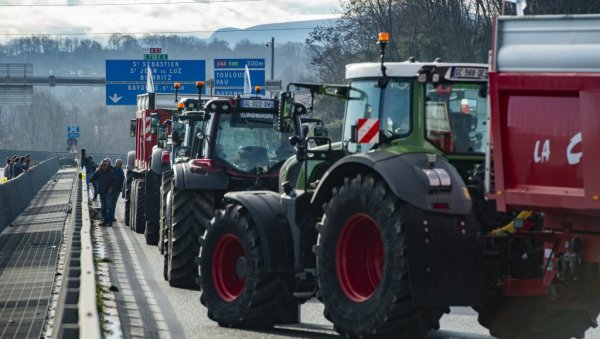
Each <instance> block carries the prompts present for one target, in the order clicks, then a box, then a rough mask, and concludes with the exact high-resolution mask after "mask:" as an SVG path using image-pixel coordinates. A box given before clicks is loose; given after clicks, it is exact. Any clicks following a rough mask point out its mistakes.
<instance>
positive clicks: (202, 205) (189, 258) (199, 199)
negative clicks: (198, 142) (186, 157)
mask: <svg viewBox="0 0 600 339" xmlns="http://www.w3.org/2000/svg"><path fill="white" fill-rule="evenodd" d="M171 194H172V199H173V205H172V211H171V217H172V219H171V220H172V223H171V229H170V230H169V232H170V233H171V234H170V237H171V239H170V242H169V244H168V246H169V248H168V253H167V260H168V262H167V265H168V267H167V275H168V277H169V284H170V285H171V286H174V287H185V288H198V283H197V282H196V278H197V277H198V265H197V264H196V258H197V257H198V254H199V253H200V238H201V237H202V236H204V232H205V231H206V225H207V224H208V222H209V220H210V219H212V217H213V214H214V206H215V194H214V192H210V191H208V192H207V191H199V190H184V189H178V188H175V187H174V186H173V185H171Z"/></svg>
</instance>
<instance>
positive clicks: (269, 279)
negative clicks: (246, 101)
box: [198, 37, 488, 338]
mask: <svg viewBox="0 0 600 339" xmlns="http://www.w3.org/2000/svg"><path fill="white" fill-rule="evenodd" d="M378 44H379V45H380V47H381V52H382V58H381V63H360V64H351V65H348V66H347V67H346V78H347V80H348V81H349V84H348V85H311V84H292V87H293V85H295V86H296V87H298V88H307V89H309V90H310V91H311V93H312V94H313V95H314V94H323V95H333V96H336V97H341V98H342V99H344V100H345V101H346V102H345V104H346V106H345V117H344V127H343V131H342V140H341V141H340V142H335V143H331V142H330V141H328V142H326V143H325V144H324V145H322V146H319V147H316V148H308V147H306V145H307V144H309V143H310V142H312V141H315V140H318V139H321V138H315V137H304V138H302V139H300V140H299V139H292V140H291V141H292V143H293V144H294V145H295V147H296V155H295V157H292V158H290V159H288V161H286V163H285V164H284V165H283V167H282V169H281V173H280V178H279V181H280V192H279V193H275V192H268V191H245V192H234V193H228V194H226V195H225V196H224V199H225V204H224V205H223V206H225V208H224V209H221V210H218V211H216V212H215V217H214V219H213V220H212V221H211V223H210V224H209V226H208V230H207V233H206V235H205V238H204V240H203V243H202V248H201V255H200V257H199V260H198V262H199V266H200V267H199V274H200V284H201V289H202V296H201V302H202V304H204V305H205V306H206V307H207V309H208V316H209V318H211V319H212V320H214V321H216V322H218V323H219V325H221V326H231V327H240V328H269V327H272V326H274V325H275V324H280V323H285V322H290V321H294V320H296V321H297V320H298V318H297V316H298V305H299V304H301V303H303V302H305V301H307V300H309V299H311V298H313V297H317V298H319V300H321V302H323V304H324V305H325V310H324V314H325V317H326V318H327V319H329V320H330V321H332V322H333V324H334V328H335V330H336V331H338V332H339V333H341V334H343V335H345V336H348V337H370V336H376V337H378V336H383V337H390V336H391V337H395V338H399V337H400V338H402V337H418V336H422V335H424V333H425V332H426V331H429V330H431V329H437V328H439V319H440V318H441V316H442V315H443V314H444V313H446V312H448V311H449V306H458V305H465V306H466V305H473V304H476V303H477V302H478V300H479V298H480V296H479V285H480V276H479V267H480V265H481V263H480V262H481V259H480V257H481V255H480V248H479V232H480V231H479V226H478V225H479V223H478V222H477V220H476V217H475V215H474V214H473V213H472V210H473V209H472V207H473V205H474V204H473V202H472V200H471V192H472V190H471V188H472V189H473V190H483V187H482V185H472V186H473V187H471V182H472V181H473V180H472V179H471V178H472V177H473V176H474V173H475V172H476V169H477V168H480V167H481V166H483V164H484V162H485V153H484V151H485V143H486V140H487V138H488V128H487V126H486V117H487V100H486V93H487V87H486V86H487V71H488V68H487V66H486V65H483V64H464V63H461V64H458V63H442V62H437V61H436V62H430V63H421V62H416V61H415V60H413V59H409V60H408V61H406V62H396V63H385V62H384V58H383V56H384V51H385V46H386V44H387V41H386V40H385V39H382V38H381V37H380V41H379V43H378ZM289 88H290V86H288V92H284V93H282V94H281V102H282V105H281V107H280V110H279V114H278V119H277V121H276V122H275V127H276V128H277V129H282V128H284V127H285V125H286V123H289V119H290V118H291V115H290V111H291V107H292V106H291V104H292V103H293V98H294V95H293V93H291V92H289ZM320 141H321V142H323V140H320ZM466 183H469V186H467V184H466Z"/></svg>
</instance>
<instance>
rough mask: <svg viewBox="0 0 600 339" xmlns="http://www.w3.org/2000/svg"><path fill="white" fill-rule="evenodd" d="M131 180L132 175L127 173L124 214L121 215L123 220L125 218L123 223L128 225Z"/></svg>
mask: <svg viewBox="0 0 600 339" xmlns="http://www.w3.org/2000/svg"><path fill="white" fill-rule="evenodd" d="M132 181H133V176H132V175H129V174H127V181H126V185H125V214H124V215H123V220H125V225H126V226H129V218H130V216H129V215H130V211H131V182H132Z"/></svg>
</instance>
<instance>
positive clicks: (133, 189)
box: [129, 179, 139, 230]
mask: <svg viewBox="0 0 600 339" xmlns="http://www.w3.org/2000/svg"><path fill="white" fill-rule="evenodd" d="M138 186H139V185H138V180H135V179H134V180H132V182H131V206H130V212H129V228H130V229H131V230H134V229H135V221H136V219H135V212H131V211H136V210H137V207H136V205H137V204H136V201H137V191H138Z"/></svg>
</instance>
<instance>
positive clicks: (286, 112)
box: [273, 92, 294, 132]
mask: <svg viewBox="0 0 600 339" xmlns="http://www.w3.org/2000/svg"><path fill="white" fill-rule="evenodd" d="M293 111H294V93H292V92H282V93H281V94H280V95H279V109H278V111H277V115H276V116H275V117H274V118H273V128H274V129H275V130H277V131H278V132H287V131H288V130H289V126H288V125H289V120H290V119H291V117H292V113H293Z"/></svg>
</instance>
